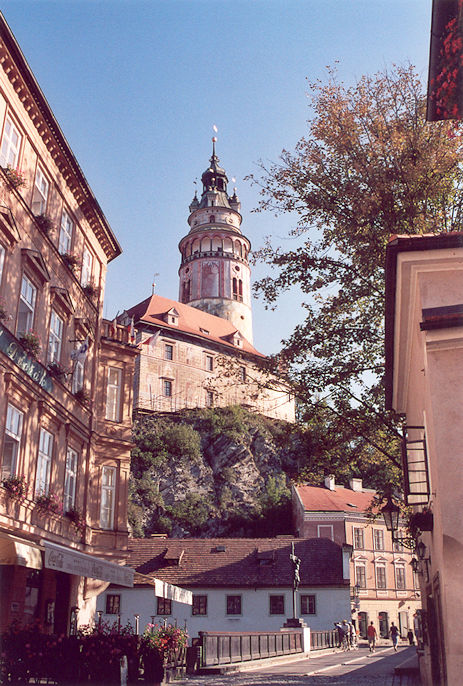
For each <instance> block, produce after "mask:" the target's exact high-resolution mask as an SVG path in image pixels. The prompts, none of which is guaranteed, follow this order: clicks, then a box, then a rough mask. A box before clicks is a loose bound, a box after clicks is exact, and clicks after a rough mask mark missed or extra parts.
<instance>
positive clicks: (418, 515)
mask: <svg viewBox="0 0 463 686" xmlns="http://www.w3.org/2000/svg"><path fill="white" fill-rule="evenodd" d="M433 525H434V516H433V513H432V512H431V510H423V511H422V512H415V513H414V514H412V515H411V517H410V522H409V529H410V530H411V531H414V532H416V533H418V531H432V529H433Z"/></svg>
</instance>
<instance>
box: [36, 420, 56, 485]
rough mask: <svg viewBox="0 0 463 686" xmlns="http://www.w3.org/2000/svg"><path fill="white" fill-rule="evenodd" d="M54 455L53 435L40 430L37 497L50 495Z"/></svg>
mask: <svg viewBox="0 0 463 686" xmlns="http://www.w3.org/2000/svg"><path fill="white" fill-rule="evenodd" d="M52 454H53V435H52V434H51V433H50V432H49V431H47V430H46V429H43V428H42V429H40V438H39V454H38V459H37V474H36V478H35V495H48V492H49V490H50V473H51V458H52Z"/></svg>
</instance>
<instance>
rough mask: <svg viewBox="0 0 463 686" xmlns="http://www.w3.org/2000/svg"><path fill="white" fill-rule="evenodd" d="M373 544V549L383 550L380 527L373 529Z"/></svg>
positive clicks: (382, 533)
mask: <svg viewBox="0 0 463 686" xmlns="http://www.w3.org/2000/svg"><path fill="white" fill-rule="evenodd" d="M373 544H374V547H375V550H384V531H383V530H382V529H373Z"/></svg>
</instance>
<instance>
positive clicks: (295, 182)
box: [250, 66, 463, 465]
mask: <svg viewBox="0 0 463 686" xmlns="http://www.w3.org/2000/svg"><path fill="white" fill-rule="evenodd" d="M309 88H310V101H311V106H312V118H311V119H310V120H309V122H308V135H307V136H306V137H304V138H302V139H301V140H300V141H299V143H298V144H297V146H296V148H295V151H294V152H293V153H291V152H288V151H286V150H283V152H282V154H281V157H280V160H279V162H278V163H277V164H272V165H270V166H269V167H267V166H266V165H264V164H263V163H262V162H261V163H260V165H259V166H260V172H259V176H257V175H252V176H251V177H250V179H251V180H252V181H253V182H254V183H256V184H258V185H259V186H260V193H261V201H260V204H259V207H258V208H257V210H258V211H262V210H272V211H273V212H275V213H276V214H277V215H278V214H279V213H283V212H289V213H292V214H294V216H295V217H296V218H297V223H296V226H295V227H294V230H293V231H292V234H291V235H292V237H293V239H294V241H295V243H296V244H295V247H294V248H292V249H290V250H283V249H282V248H280V247H274V246H273V245H272V242H271V240H270V239H268V240H267V242H266V244H265V245H264V247H263V248H262V249H261V250H259V251H258V252H257V253H256V254H255V259H257V260H262V261H264V262H266V263H267V264H268V265H270V266H271V267H272V268H275V270H276V275H270V276H266V277H264V278H263V279H261V280H260V281H258V282H257V283H256V284H255V292H256V293H257V294H258V295H261V296H262V297H263V298H264V300H265V301H266V303H267V305H268V306H275V304H276V302H277V299H278V295H279V294H280V293H281V292H283V291H285V290H288V289H290V288H292V287H293V286H295V285H296V286H298V287H299V289H300V290H301V291H302V293H303V294H304V297H306V296H308V297H307V298H306V300H305V302H304V304H303V307H304V310H305V319H304V321H302V322H301V323H300V324H299V325H298V326H297V327H296V328H295V330H294V331H293V333H292V334H291V335H290V336H289V338H287V339H286V340H285V341H283V348H282V350H281V352H280V353H279V354H278V355H276V356H275V357H274V359H273V365H274V367H273V368H274V371H276V370H277V369H280V370H281V369H282V368H287V370H288V371H287V376H288V378H289V379H290V380H291V382H292V383H293V387H294V389H295V393H296V396H297V397H298V398H299V399H300V401H301V402H302V403H303V405H304V410H303V412H304V414H305V417H306V418H307V419H308V420H309V421H313V420H314V419H315V418H316V416H317V415H318V414H319V413H320V412H322V414H326V412H329V413H330V414H331V417H332V420H331V423H332V422H335V423H336V431H337V432H339V433H342V434H343V435H344V439H343V440H344V444H345V445H346V446H349V447H350V448H351V447H352V445H356V446H357V450H365V449H368V450H373V452H374V454H375V456H376V457H377V458H378V457H379V456H383V457H386V458H387V459H389V460H392V461H393V462H394V463H395V464H396V465H397V464H398V462H399V460H398V439H399V438H400V433H399V431H398V429H397V423H396V418H395V417H394V416H393V415H392V414H390V413H387V412H386V411H385V409H384V402H383V389H382V385H381V379H382V376H383V373H384V354H383V346H384V326H383V320H384V316H383V314H384V297H385V296H384V259H385V248H386V244H387V241H388V239H389V237H390V236H391V235H392V234H422V233H428V232H433V233H435V232H442V231H453V230H460V229H461V226H462V216H463V215H462V200H463V195H462V180H463V175H462V168H461V151H462V139H461V136H460V133H461V128H460V125H459V124H454V123H448V122H439V123H437V124H435V123H434V124H429V123H427V122H426V120H425V114H426V98H425V96H424V94H423V91H422V86H421V83H420V81H419V79H418V77H417V75H416V72H415V70H414V68H413V67H412V66H408V67H397V66H396V67H394V68H393V69H392V70H391V71H384V72H382V73H379V74H376V75H374V76H364V77H362V78H361V79H360V80H359V81H358V83H356V84H355V85H354V86H352V87H347V86H345V85H343V84H342V83H339V82H338V79H337V74H336V70H335V69H328V79H327V82H326V83H323V82H321V81H316V82H314V83H310V84H309ZM367 446H368V448H367Z"/></svg>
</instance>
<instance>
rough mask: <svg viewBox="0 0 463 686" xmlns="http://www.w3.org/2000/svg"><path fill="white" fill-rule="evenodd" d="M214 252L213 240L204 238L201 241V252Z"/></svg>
mask: <svg viewBox="0 0 463 686" xmlns="http://www.w3.org/2000/svg"><path fill="white" fill-rule="evenodd" d="M210 250H212V247H211V239H210V238H209V237H206V238H203V240H202V241H201V252H209V251H210Z"/></svg>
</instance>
